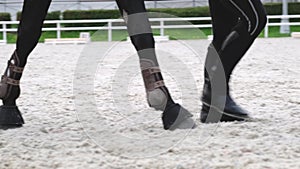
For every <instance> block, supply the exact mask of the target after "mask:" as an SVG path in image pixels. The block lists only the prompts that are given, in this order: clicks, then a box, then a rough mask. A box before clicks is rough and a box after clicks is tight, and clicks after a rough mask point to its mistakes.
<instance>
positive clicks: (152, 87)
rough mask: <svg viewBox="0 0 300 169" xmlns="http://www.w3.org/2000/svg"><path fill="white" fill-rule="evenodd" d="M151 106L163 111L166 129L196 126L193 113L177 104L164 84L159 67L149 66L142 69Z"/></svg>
mask: <svg viewBox="0 0 300 169" xmlns="http://www.w3.org/2000/svg"><path fill="white" fill-rule="evenodd" d="M142 75H143V79H144V84H145V88H146V93H147V101H148V104H149V106H150V107H153V108H154V109H156V110H161V111H163V113H162V121H163V125H164V129H166V130H175V129H191V128H193V127H195V123H194V121H193V119H192V118H191V117H192V114H191V113H189V112H188V111H187V110H186V109H185V108H183V107H182V106H181V105H179V104H176V103H175V102H174V101H173V99H172V97H171V95H170V93H169V91H168V89H167V87H166V86H165V84H164V81H163V78H162V75H161V72H160V69H159V67H148V68H146V69H143V70H142Z"/></svg>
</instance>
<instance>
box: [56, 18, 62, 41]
mask: <svg viewBox="0 0 300 169" xmlns="http://www.w3.org/2000/svg"><path fill="white" fill-rule="evenodd" d="M56 28H57V29H56V38H57V39H60V38H61V29H60V28H61V26H60V22H57V23H56Z"/></svg>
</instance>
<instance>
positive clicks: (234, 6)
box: [201, 0, 266, 122]
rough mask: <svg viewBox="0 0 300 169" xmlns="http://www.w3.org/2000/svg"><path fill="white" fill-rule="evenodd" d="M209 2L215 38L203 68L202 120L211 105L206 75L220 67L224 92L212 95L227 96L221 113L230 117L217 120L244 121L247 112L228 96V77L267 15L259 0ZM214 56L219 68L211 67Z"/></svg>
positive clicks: (262, 26) (209, 85) (261, 26)
mask: <svg viewBox="0 0 300 169" xmlns="http://www.w3.org/2000/svg"><path fill="white" fill-rule="evenodd" d="M209 2H210V9H211V15H212V20H213V31H214V39H213V42H212V44H211V45H210V47H209V50H208V55H207V59H206V65H205V67H206V71H205V85H204V90H203V97H202V100H203V103H204V106H203V107H202V112H201V120H202V121H203V122H204V121H206V122H207V119H206V117H207V112H208V110H209V108H210V107H209V104H210V102H211V97H210V95H211V90H210V88H211V84H210V80H211V78H213V77H208V74H210V75H211V74H213V71H212V68H214V71H215V68H219V69H221V68H222V69H223V71H224V73H225V80H224V82H225V84H223V85H225V89H226V91H218V90H216V91H215V92H216V93H217V94H218V92H221V93H222V92H223V94H221V95H224V94H226V97H224V96H221V97H223V98H224V99H226V101H225V109H224V114H225V112H226V113H229V115H232V117H227V116H226V114H225V115H224V116H222V118H221V119H220V121H232V120H243V119H245V118H247V117H248V116H247V112H246V111H245V110H243V109H242V108H241V107H239V106H238V105H237V104H236V103H235V102H234V101H233V100H232V98H231V96H230V94H229V80H230V75H231V73H232V71H233V69H234V67H235V66H236V65H237V63H238V62H239V61H240V59H241V58H242V57H243V56H244V54H245V53H246V51H247V50H248V49H249V47H250V46H251V44H252V43H253V41H254V40H255V38H256V37H257V36H258V35H259V33H260V32H261V30H262V29H263V28H264V26H265V23H266V14H265V11H264V8H263V6H262V4H261V2H260V1H259V0H251V1H236V0H225V1H213V0H210V1H209ZM220 11H222V12H220ZM213 55H218V56H217V57H218V58H219V59H220V62H221V63H222V66H217V65H214V63H216V61H214V60H213V59H214V58H216V57H214V56H213ZM208 71H209V72H210V73H208ZM224 82H223V83H224ZM217 88H218V86H217ZM218 99H219V98H218ZM220 100H221V99H220ZM207 103H208V104H207ZM212 121H213V120H212Z"/></svg>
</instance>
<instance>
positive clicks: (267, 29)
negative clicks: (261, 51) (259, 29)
mask: <svg viewBox="0 0 300 169" xmlns="http://www.w3.org/2000/svg"><path fill="white" fill-rule="evenodd" d="M264 34H265V38H267V37H269V18H268V17H267V23H266V26H265V32H264Z"/></svg>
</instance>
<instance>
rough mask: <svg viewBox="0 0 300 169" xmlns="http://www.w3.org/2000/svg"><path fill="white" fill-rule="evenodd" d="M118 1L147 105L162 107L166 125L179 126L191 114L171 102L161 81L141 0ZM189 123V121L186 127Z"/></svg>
mask: <svg viewBox="0 0 300 169" xmlns="http://www.w3.org/2000/svg"><path fill="white" fill-rule="evenodd" d="M117 4H118V6H119V9H120V12H121V14H122V16H123V18H124V20H125V22H126V25H127V30H128V33H129V36H130V38H131V42H132V44H133V45H134V47H135V48H136V50H137V51H138V55H139V58H140V66H141V70H142V76H143V80H144V85H145V88H146V93H147V100H148V103H149V105H150V106H151V107H153V108H155V109H157V110H162V111H164V113H163V122H164V128H165V129H172V128H174V129H175V128H180V127H178V126H176V125H178V124H179V123H181V122H182V121H184V120H185V119H186V118H189V117H191V114H190V113H188V112H187V111H186V110H185V109H184V108H182V107H181V106H180V105H179V104H176V103H174V101H173V100H172V98H171V95H170V93H169V91H168V89H167V87H166V86H165V85H164V82H163V77H162V74H161V72H160V69H159V64H158V61H157V58H156V54H155V45H154V39H153V34H152V30H151V27H150V23H149V20H148V16H147V13H146V9H145V4H144V1H143V0H117ZM181 116H182V117H181ZM180 118H182V119H180ZM191 127H192V126H191V125H189V126H188V127H187V128H191Z"/></svg>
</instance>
